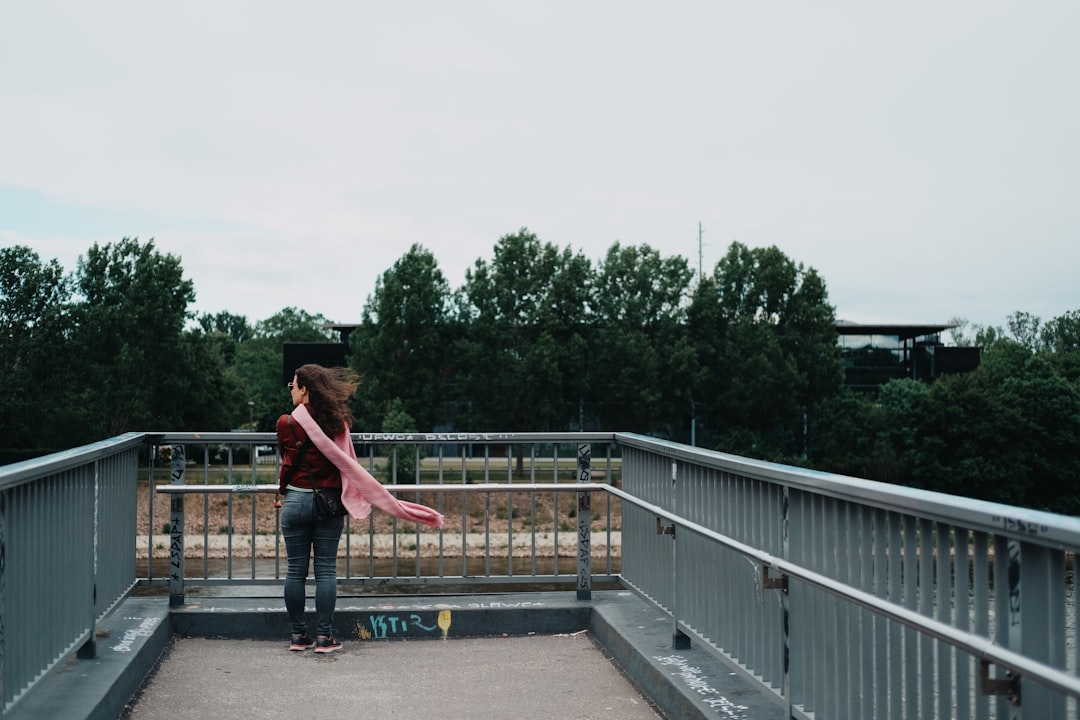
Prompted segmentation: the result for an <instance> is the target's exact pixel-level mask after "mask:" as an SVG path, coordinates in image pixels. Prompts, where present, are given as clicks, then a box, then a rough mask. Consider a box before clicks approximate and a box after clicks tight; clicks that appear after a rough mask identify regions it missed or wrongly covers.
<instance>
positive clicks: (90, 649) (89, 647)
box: [75, 460, 101, 660]
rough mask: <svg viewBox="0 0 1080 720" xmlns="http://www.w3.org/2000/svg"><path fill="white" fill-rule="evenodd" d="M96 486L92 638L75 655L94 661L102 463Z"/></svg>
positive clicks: (97, 467) (97, 462)
mask: <svg viewBox="0 0 1080 720" xmlns="http://www.w3.org/2000/svg"><path fill="white" fill-rule="evenodd" d="M91 482H92V483H93V486H94V522H93V523H92V524H91V526H90V527H91V530H90V531H91V533H93V537H92V538H91V540H90V542H91V543H92V544H93V549H92V553H93V562H92V563H91V567H90V588H91V590H90V593H91V597H90V604H89V611H90V613H89V614H90V619H89V624H90V637H88V638H87V639H86V642H84V643H83V644H82V645H81V646H80V647H79V649H78V650H77V651H76V653H75V655H76V657H78V658H79V659H81V660H93V659H94V658H96V657H97V616H98V587H97V585H98V542H99V541H100V540H101V506H100V502H101V461H100V460H95V461H94V476H93V479H92V481H91Z"/></svg>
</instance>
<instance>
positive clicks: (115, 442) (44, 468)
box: [0, 432, 145, 491]
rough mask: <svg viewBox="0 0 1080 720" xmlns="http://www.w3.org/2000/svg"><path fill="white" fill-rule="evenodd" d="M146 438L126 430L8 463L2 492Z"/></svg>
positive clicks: (1, 475) (1, 470)
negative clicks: (114, 434)
mask: <svg viewBox="0 0 1080 720" xmlns="http://www.w3.org/2000/svg"><path fill="white" fill-rule="evenodd" d="M144 437H145V434H144V433H137V432H131V433H124V434H123V435H117V436H116V437H114V438H109V439H108V440H101V441H99V442H96V443H91V444H89V445H83V446H81V447H77V448H71V449H70V450H62V451H60V452H55V453H52V454H51V455H45V456H44V457H39V458H31V459H29V460H22V461H20V462H17V463H11V464H10V465H4V466H3V467H0V491H2V490H8V489H10V488H13V487H17V486H19V485H22V484H24V483H28V482H32V481H34V480H37V479H38V478H40V477H42V476H44V475H55V474H56V473H61V472H64V471H65V470H70V469H72V468H77V467H81V466H83V465H86V464H87V463H90V462H93V461H95V460H100V459H102V458H106V457H110V456H112V455H115V454H116V453H119V452H123V451H124V450H128V449H130V448H133V447H138V446H139V445H141V444H142V442H143V439H144Z"/></svg>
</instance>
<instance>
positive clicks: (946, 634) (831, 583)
mask: <svg viewBox="0 0 1080 720" xmlns="http://www.w3.org/2000/svg"><path fill="white" fill-rule="evenodd" d="M604 489H605V490H607V492H609V493H611V494H613V495H615V496H617V497H619V498H620V499H622V500H623V501H624V502H629V503H631V504H633V505H636V506H637V507H640V508H642V509H644V510H647V511H648V512H650V513H655V514H656V516H657V518H658V519H663V520H669V521H671V522H672V523H675V524H676V525H678V526H679V527H682V528H685V529H686V530H689V531H690V532H693V533H696V534H698V535H700V536H702V537H706V538H708V539H710V540H712V541H714V542H717V543H719V544H721V545H724V546H725V547H728V548H730V549H732V550H734V551H736V552H738V553H740V554H742V555H744V556H745V557H748V558H752V559H753V560H754V561H755V562H756V563H757V564H759V565H761V566H762V567H763V568H771V569H774V570H777V571H778V572H780V573H781V575H782V576H787V577H794V578H798V579H799V580H802V581H804V582H806V583H807V584H809V585H812V586H814V587H816V588H818V589H820V590H824V591H825V592H828V593H829V594H831V595H834V596H836V597H839V598H841V599H844V600H847V601H850V602H852V603H854V604H855V605H858V606H859V607H862V608H864V609H866V610H869V611H871V612H873V613H874V614H876V615H880V616H882V617H885V618H888V619H890V620H895V621H896V622H899V623H901V624H902V625H904V626H906V627H909V628H911V629H913V630H915V631H917V632H919V633H920V634H923V635H928V636H930V637H933V638H936V639H938V640H942V641H944V642H946V643H948V644H949V645H952V646H953V647H956V648H958V649H960V650H963V651H965V652H967V653H969V654H971V655H973V656H974V657H977V658H979V659H981V660H987V661H990V662H993V663H994V664H996V665H999V666H1001V667H1003V668H1005V669H1007V670H1012V671H1013V672H1015V673H1016V674H1017V675H1022V676H1026V677H1030V678H1032V679H1033V680H1037V681H1038V682H1040V683H1041V684H1043V685H1045V686H1047V687H1049V688H1052V689H1054V690H1057V691H1058V692H1061V693H1065V694H1066V695H1070V696H1072V697H1075V698H1080V678H1077V677H1076V676H1074V675H1070V674H1069V673H1067V672H1063V671H1061V670H1059V669H1057V668H1055V667H1052V666H1050V665H1046V664H1045V663H1041V662H1038V661H1036V660H1032V659H1030V658H1027V657H1025V656H1023V655H1021V654H1020V653H1017V652H1014V651H1012V650H1009V649H1008V648H1003V647H1001V646H1000V645H997V644H996V643H994V641H993V640H990V639H989V638H986V637H983V636H981V635H976V634H974V633H970V632H967V631H964V630H960V629H958V628H954V627H952V626H951V625H947V624H945V623H943V622H939V621H938V620H935V619H933V618H930V617H927V616H926V615H922V614H920V613H917V612H914V611H912V610H909V609H908V608H905V607H903V606H902V605H897V604H895V603H892V602H889V601H888V600H884V599H882V598H879V597H877V596H876V595H872V594H870V593H867V592H865V591H863V590H859V589H858V588H855V587H852V586H850V585H848V584H846V583H842V582H838V581H836V580H833V579H832V578H829V577H826V576H825V575H822V574H820V573H816V572H813V571H812V570H807V569H806V568H803V567H802V566H800V565H797V564H795V563H793V562H790V561H787V560H784V559H782V558H778V557H776V556H775V555H772V554H771V553H768V552H765V551H763V550H757V549H756V548H753V547H751V546H749V545H746V544H745V543H741V542H739V541H737V540H734V539H732V538H730V537H728V536H726V535H723V534H721V533H718V532H715V531H713V530H710V529H709V528H707V527H704V526H702V525H699V524H698V523H695V522H692V521H689V520H686V519H684V518H682V517H681V516H679V515H676V514H675V513H671V512H668V511H667V510H664V509H663V508H661V507H660V506H658V505H654V504H652V503H648V502H645V501H643V500H640V499H638V498H636V497H634V496H632V495H630V494H629V493H626V492H623V491H622V490H619V489H618V488H614V487H605V488H604Z"/></svg>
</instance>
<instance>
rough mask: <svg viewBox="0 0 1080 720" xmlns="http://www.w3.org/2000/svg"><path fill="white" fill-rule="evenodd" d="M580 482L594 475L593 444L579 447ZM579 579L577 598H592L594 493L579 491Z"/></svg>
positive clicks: (588, 479)
mask: <svg viewBox="0 0 1080 720" xmlns="http://www.w3.org/2000/svg"><path fill="white" fill-rule="evenodd" d="M577 468H578V477H577V481H578V482H579V483H582V484H584V483H588V482H590V478H591V477H592V446H591V445H589V444H588V443H580V444H578V448H577ZM577 500H578V505H577V527H578V562H577V566H578V581H577V599H578V600H592V493H590V492H585V491H578V498H577Z"/></svg>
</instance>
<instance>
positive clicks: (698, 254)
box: [697, 220, 705, 282]
mask: <svg viewBox="0 0 1080 720" xmlns="http://www.w3.org/2000/svg"><path fill="white" fill-rule="evenodd" d="M704 234H705V230H704V229H703V228H702V227H701V221H700V220H698V224H697V277H698V282H701V281H702V279H703V278H704V277H705V276H704V275H703V274H702V269H701V236H702V235H704Z"/></svg>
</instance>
